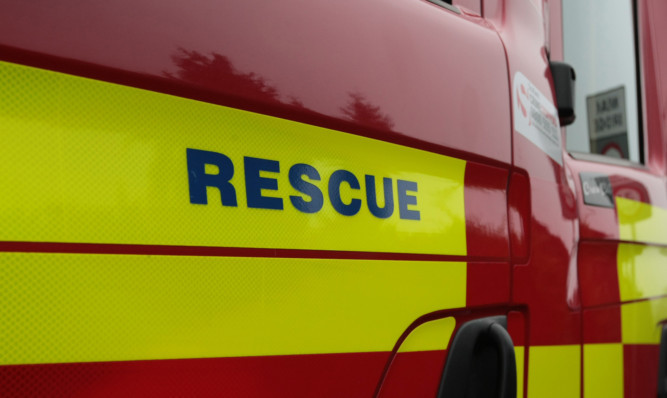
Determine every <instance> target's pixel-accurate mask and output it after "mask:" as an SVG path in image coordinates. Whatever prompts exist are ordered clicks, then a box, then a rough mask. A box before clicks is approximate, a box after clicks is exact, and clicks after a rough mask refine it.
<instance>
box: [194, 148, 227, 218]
mask: <svg viewBox="0 0 667 398" xmlns="http://www.w3.org/2000/svg"><path fill="white" fill-rule="evenodd" d="M186 152H187V158H188V180H189V185H190V203H193V204H201V205H205V204H208V198H207V196H206V188H207V187H215V188H218V190H219V191H220V199H221V201H222V205H223V206H236V205H237V204H236V190H235V189H234V186H233V185H232V184H231V183H230V182H229V180H231V179H232V177H233V176H234V163H232V161H231V159H229V158H228V157H227V156H225V155H223V154H221V153H217V152H210V151H202V150H199V149H191V148H187V149H186ZM207 164H210V165H214V166H218V170H219V171H218V174H206V165H207Z"/></svg>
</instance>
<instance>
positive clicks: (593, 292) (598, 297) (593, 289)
mask: <svg viewBox="0 0 667 398" xmlns="http://www.w3.org/2000/svg"><path fill="white" fill-rule="evenodd" d="M617 251H618V243H616V242H604V241H584V242H582V243H581V245H580V246H579V283H580V284H581V286H582V289H581V290H582V292H581V302H582V304H583V306H584V307H586V308H588V307H597V306H601V305H605V304H614V303H619V302H620V301H621V297H620V293H619V286H618V272H617V267H616V263H617V261H616V252H617Z"/></svg>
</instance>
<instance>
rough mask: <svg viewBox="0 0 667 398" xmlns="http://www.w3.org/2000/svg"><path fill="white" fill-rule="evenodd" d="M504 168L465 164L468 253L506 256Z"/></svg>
mask: <svg viewBox="0 0 667 398" xmlns="http://www.w3.org/2000/svg"><path fill="white" fill-rule="evenodd" d="M507 180H508V172H507V170H506V169H501V168H497V167H489V166H485V165H482V164H479V163H476V162H469V163H468V164H467V165H466V174H465V188H464V197H465V212H466V241H467V242H468V256H470V257H474V258H480V257H481V258H502V259H505V260H506V259H509V238H508V231H507V199H506V198H507Z"/></svg>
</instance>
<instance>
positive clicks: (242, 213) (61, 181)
mask: <svg viewBox="0 0 667 398" xmlns="http://www.w3.org/2000/svg"><path fill="white" fill-rule="evenodd" d="M0 126H1V127H2V137H3V149H2V156H0V169H1V170H2V174H1V175H2V185H3V187H6V188H7V189H6V192H7V193H8V194H7V195H5V196H4V197H3V200H2V201H0V225H2V226H3V228H0V240H8V241H34V242H74V243H80V242H85V243H115V244H150V245H185V246H224V247H248V248H284V249H310V250H339V251H368V252H399V253H427V254H443V255H465V254H466V232H465V210H464V198H463V185H464V174H465V165H466V162H465V161H462V160H459V159H455V158H451V157H447V156H442V155H438V154H434V153H430V152H426V151H422V150H417V149H414V148H409V147H404V146H401V145H396V144H392V143H388V142H384V141H378V140H374V139H370V138H365V137H361V136H357V135H353V134H347V133H343V132H340V131H334V130H330V129H325V128H321V127H316V126H312V125H308V124H303V123H297V122H293V121H289V120H284V119H280V118H276V117H270V116H265V115H261V114H256V113H252V112H246V111H241V110H237V109H233V108H227V107H223V106H217V105H212V104H208V103H203V102H198V101H194V100H190V99H185V98H179V97H174V96H170V95H166V94H161V93H156V92H151V91H146V90H141V89H137V88H132V87H126V86H121V85H116V84H111V83H106V82H101V81H95V80H90V79H85V78H81V77H75V76H69V75H65V74H61V73H56V72H51V71H45V70H39V69H35V68H30V67H26V66H21V65H15V64H9V63H0Z"/></svg>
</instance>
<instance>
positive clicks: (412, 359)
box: [378, 350, 447, 398]
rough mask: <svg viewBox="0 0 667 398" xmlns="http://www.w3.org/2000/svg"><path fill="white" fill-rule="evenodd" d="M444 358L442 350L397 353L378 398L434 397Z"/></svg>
mask: <svg viewBox="0 0 667 398" xmlns="http://www.w3.org/2000/svg"><path fill="white" fill-rule="evenodd" d="M446 358H447V351H445V350H441V351H418V352H401V353H398V354H397V355H396V357H394V359H393V361H392V362H391V369H390V371H389V372H388V374H387V377H386V378H385V380H384V383H382V388H381V389H380V392H379V394H378V398H403V397H424V398H426V397H434V396H435V395H436V393H437V392H438V387H440V376H441V375H442V370H443V369H444V366H445V359H446Z"/></svg>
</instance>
